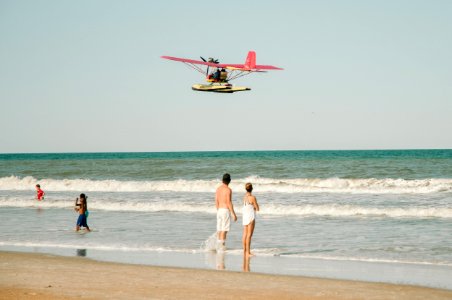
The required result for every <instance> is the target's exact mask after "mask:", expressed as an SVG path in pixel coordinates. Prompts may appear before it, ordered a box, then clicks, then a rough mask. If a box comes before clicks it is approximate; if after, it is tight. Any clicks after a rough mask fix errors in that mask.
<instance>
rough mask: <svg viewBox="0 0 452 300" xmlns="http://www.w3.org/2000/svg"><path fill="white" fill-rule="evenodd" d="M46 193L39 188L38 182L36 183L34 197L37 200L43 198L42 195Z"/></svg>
mask: <svg viewBox="0 0 452 300" xmlns="http://www.w3.org/2000/svg"><path fill="white" fill-rule="evenodd" d="M45 194H46V193H44V191H43V190H41V186H40V185H39V184H37V185H36V199H38V201H41V200H44V195H45Z"/></svg>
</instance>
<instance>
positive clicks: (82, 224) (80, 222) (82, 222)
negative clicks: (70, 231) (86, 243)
mask: <svg viewBox="0 0 452 300" xmlns="http://www.w3.org/2000/svg"><path fill="white" fill-rule="evenodd" d="M77 226H80V227H88V224H86V216H85V214H82V215H79V216H78V219H77Z"/></svg>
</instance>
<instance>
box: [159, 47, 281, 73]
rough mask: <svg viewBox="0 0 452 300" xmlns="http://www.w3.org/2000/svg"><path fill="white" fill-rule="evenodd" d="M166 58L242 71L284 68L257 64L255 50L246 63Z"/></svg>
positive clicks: (167, 57) (251, 52)
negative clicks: (220, 62)
mask: <svg viewBox="0 0 452 300" xmlns="http://www.w3.org/2000/svg"><path fill="white" fill-rule="evenodd" d="M162 58H164V59H169V60H174V61H179V62H183V63H188V64H195V65H204V66H210V67H215V68H230V69H237V70H240V71H248V72H259V71H261V70H283V69H282V68H278V67H275V66H269V65H256V53H255V52H254V51H250V52H248V56H247V58H246V61H245V64H216V63H211V62H206V61H201V60H194V59H188V58H179V57H173V56H162Z"/></svg>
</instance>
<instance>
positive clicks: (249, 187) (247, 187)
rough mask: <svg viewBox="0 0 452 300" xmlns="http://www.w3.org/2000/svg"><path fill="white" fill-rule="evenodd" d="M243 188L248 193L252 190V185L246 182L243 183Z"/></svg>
mask: <svg viewBox="0 0 452 300" xmlns="http://www.w3.org/2000/svg"><path fill="white" fill-rule="evenodd" d="M245 190H246V191H247V192H248V193H251V192H252V191H253V185H252V184H251V183H249V182H248V183H247V184H245Z"/></svg>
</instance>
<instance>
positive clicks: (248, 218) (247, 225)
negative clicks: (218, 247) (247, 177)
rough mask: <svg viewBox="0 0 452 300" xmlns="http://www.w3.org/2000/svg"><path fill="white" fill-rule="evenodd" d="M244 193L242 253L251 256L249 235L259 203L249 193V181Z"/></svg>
mask: <svg viewBox="0 0 452 300" xmlns="http://www.w3.org/2000/svg"><path fill="white" fill-rule="evenodd" d="M245 190H246V195H245V197H244V198H243V223H242V224H243V237H242V243H243V254H244V255H245V256H248V257H249V256H252V255H253V254H252V253H251V237H252V236H253V233H254V227H255V225H256V211H259V204H257V199H256V197H254V196H253V195H252V194H251V193H252V191H253V185H252V184H251V183H249V182H248V183H247V184H245Z"/></svg>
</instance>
